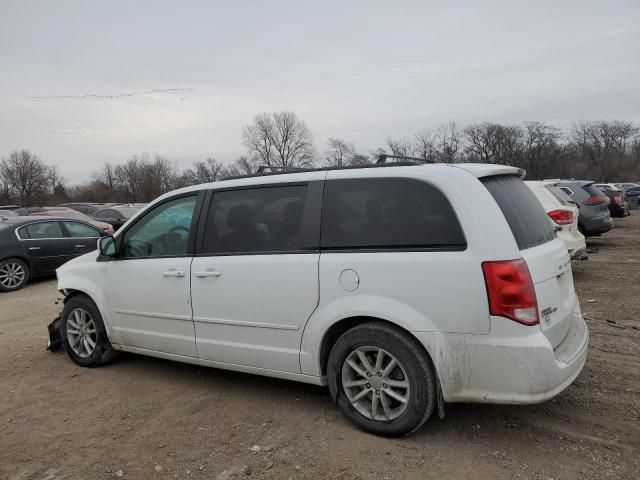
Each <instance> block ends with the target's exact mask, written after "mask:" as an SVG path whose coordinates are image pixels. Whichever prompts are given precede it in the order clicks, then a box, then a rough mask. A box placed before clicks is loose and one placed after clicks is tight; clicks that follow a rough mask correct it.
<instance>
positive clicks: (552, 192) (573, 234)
mask: <svg viewBox="0 0 640 480" xmlns="http://www.w3.org/2000/svg"><path fill="white" fill-rule="evenodd" d="M524 183H525V184H526V185H527V187H529V189H530V190H531V191H532V192H533V193H534V195H535V196H536V198H537V199H538V201H539V202H540V203H541V204H542V206H543V207H544V210H545V212H547V215H548V216H549V218H550V219H551V220H552V221H553V222H554V223H555V224H556V225H557V230H556V231H557V233H558V237H559V238H560V239H561V240H562V241H563V242H564V244H565V245H566V246H567V250H568V251H569V255H570V256H571V258H572V259H573V260H586V259H587V243H586V241H585V238H584V235H583V234H582V233H580V230H578V207H577V205H576V204H575V202H574V201H573V200H571V198H570V197H569V196H568V195H567V194H566V193H564V192H563V191H562V190H561V189H560V188H558V187H557V186H556V185H557V183H558V181H557V180H542V181H526V182H524Z"/></svg>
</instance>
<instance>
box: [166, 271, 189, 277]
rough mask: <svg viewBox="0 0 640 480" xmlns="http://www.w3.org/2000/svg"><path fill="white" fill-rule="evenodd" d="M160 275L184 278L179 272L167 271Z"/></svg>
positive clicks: (182, 273) (181, 272)
mask: <svg viewBox="0 0 640 480" xmlns="http://www.w3.org/2000/svg"><path fill="white" fill-rule="evenodd" d="M162 275H164V276H165V277H184V272H183V271H181V270H175V269H172V270H167V271H166V272H162Z"/></svg>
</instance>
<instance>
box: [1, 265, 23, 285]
mask: <svg viewBox="0 0 640 480" xmlns="http://www.w3.org/2000/svg"><path fill="white" fill-rule="evenodd" d="M26 275H27V272H26V271H25V269H24V267H23V266H22V265H20V264H19V263H17V262H7V263H5V264H4V265H2V267H0V285H2V286H3V287H4V288H9V289H13V288H17V287H19V286H20V285H21V284H22V283H23V282H24V280H25V277H26Z"/></svg>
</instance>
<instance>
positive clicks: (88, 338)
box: [60, 295, 118, 367]
mask: <svg viewBox="0 0 640 480" xmlns="http://www.w3.org/2000/svg"><path fill="white" fill-rule="evenodd" d="M60 320H61V321H60V338H61V339H62V344H63V345H64V348H65V350H66V351H67V353H68V354H69V357H71V360H73V361H74V362H75V363H77V364H78V365H80V366H82V367H99V366H101V365H104V364H106V363H109V362H110V361H112V360H113V359H114V358H115V356H116V355H117V353H118V352H117V350H114V348H113V347H112V346H111V342H110V341H109V337H108V336H107V331H106V330H105V328H104V323H103V322H102V315H100V311H99V310H98V307H96V305H95V303H93V301H92V300H91V299H90V298H89V297H87V296H85V295H76V296H74V297H72V298H70V299H69V300H68V301H67V302H66V303H65V306H64V309H63V310H62V313H61V315H60Z"/></svg>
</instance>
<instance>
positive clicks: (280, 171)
mask: <svg viewBox="0 0 640 480" xmlns="http://www.w3.org/2000/svg"><path fill="white" fill-rule="evenodd" d="M421 163H425V162H421ZM421 163H418V162H416V161H411V162H393V163H369V164H366V165H345V166H340V167H338V166H332V167H319V168H302V167H273V169H272V167H271V166H269V165H265V166H264V167H265V168H262V167H258V170H256V173H254V174H250V175H232V176H230V177H224V178H221V180H240V179H243V178H253V177H266V176H270V175H284V174H287V173H302V172H327V171H329V170H356V169H361V168H390V167H411V166H415V165H420V164H421ZM427 163H433V162H427ZM266 169H270V170H272V171H270V172H267V171H265V170H266Z"/></svg>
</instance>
